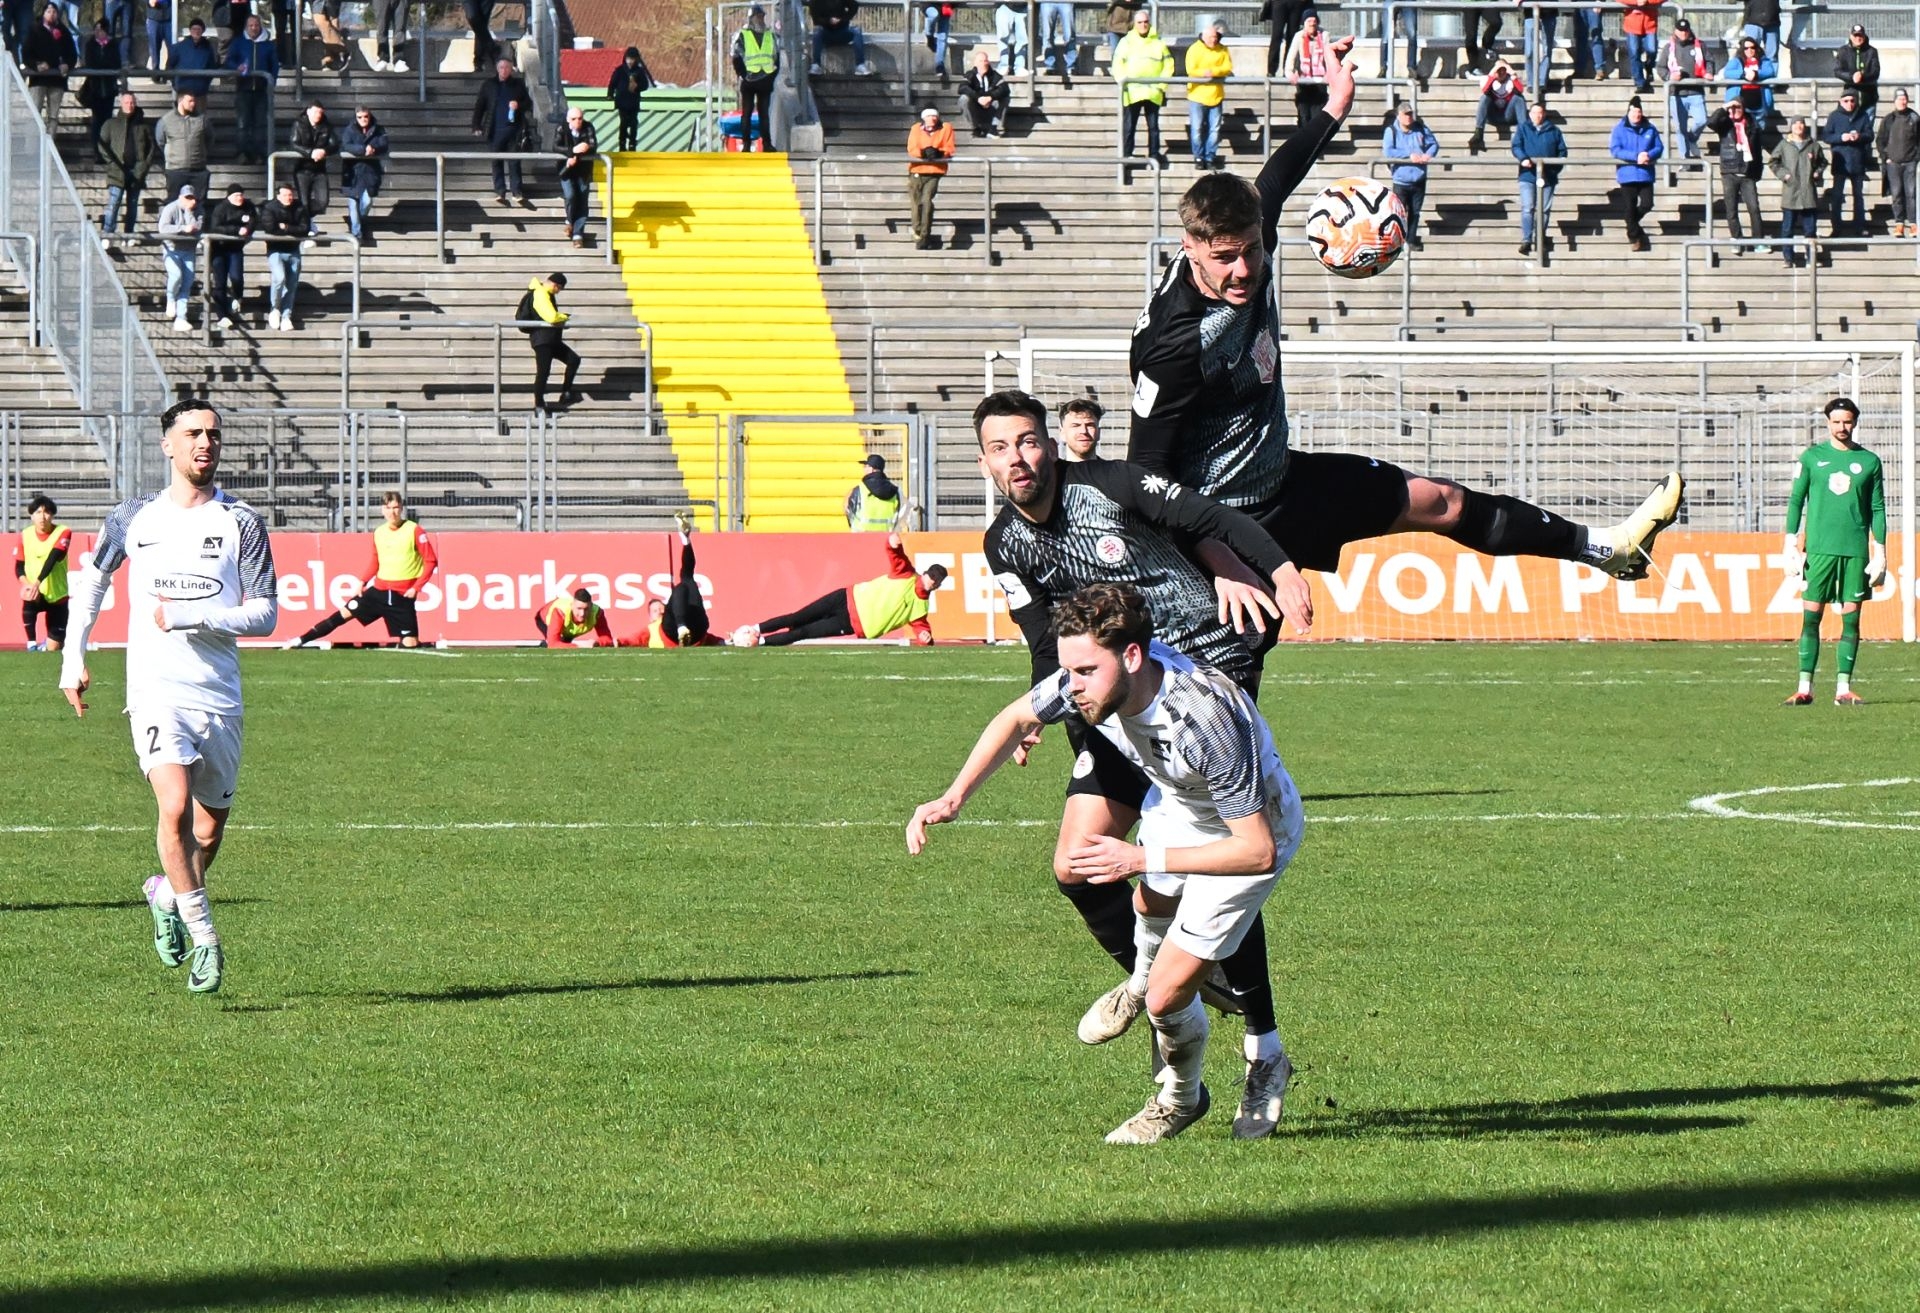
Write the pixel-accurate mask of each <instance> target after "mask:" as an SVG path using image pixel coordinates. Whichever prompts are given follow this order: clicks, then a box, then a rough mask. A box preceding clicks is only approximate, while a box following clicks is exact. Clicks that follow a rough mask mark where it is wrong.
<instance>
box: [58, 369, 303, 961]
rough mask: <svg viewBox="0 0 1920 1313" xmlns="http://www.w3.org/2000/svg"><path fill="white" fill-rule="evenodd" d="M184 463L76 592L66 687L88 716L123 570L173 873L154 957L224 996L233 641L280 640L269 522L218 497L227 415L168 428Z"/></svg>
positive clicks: (133, 696)
mask: <svg viewBox="0 0 1920 1313" xmlns="http://www.w3.org/2000/svg"><path fill="white" fill-rule="evenodd" d="M160 425H161V430H162V433H163V435H164V436H163V437H162V439H161V450H162V451H164V452H165V453H166V455H167V459H168V460H169V461H170V462H171V463H172V466H173V477H172V480H171V482H170V483H169V485H168V487H167V489H166V491H164V492H157V493H152V494H150V495H148V496H145V497H138V498H135V499H133V500H131V501H124V502H121V503H120V504H119V505H118V506H116V507H114V508H113V510H112V511H111V512H110V513H109V514H108V516H107V522H106V526H105V527H104V528H102V529H101V530H100V537H99V539H98V541H96V542H95V543H94V547H93V560H92V564H91V565H90V566H89V567H88V569H86V570H85V571H84V572H82V573H81V574H80V576H79V577H78V579H77V580H76V581H75V583H76V587H75V589H74V594H73V617H72V639H71V641H70V642H69V644H68V646H67V649H66V651H65V652H64V653H62V655H61V662H60V687H61V689H62V691H64V692H65V694H66V697H67V701H68V702H69V703H70V704H71V705H72V707H73V710H74V714H75V715H80V716H84V715H85V714H86V711H87V703H86V701H85V697H86V692H87V689H88V686H89V685H90V684H91V683H92V677H91V676H90V675H89V674H88V671H87V635H88V634H89V633H91V632H92V630H93V624H94V620H95V619H96V617H98V615H99V613H100V606H101V603H102V601H103V600H104V599H105V598H106V595H107V589H108V587H109V586H110V585H111V583H112V581H113V575H114V572H115V571H116V570H118V569H119V568H120V567H121V566H122V565H125V566H126V567H127V578H126V588H125V589H124V590H123V591H122V593H121V595H120V597H121V601H122V602H123V603H124V604H125V606H126V611H127V719H128V721H129V722H130V723H131V725H132V727H133V750H134V755H135V756H136V757H137V758H138V760H139V763H140V771H141V773H142V774H143V775H145V776H146V777H147V783H148V784H150V785H151V786H152V787H153V796H154V800H155V802H156V803H157V804H158V806H159V812H160V827H159V849H160V866H161V870H162V872H163V874H162V875H159V876H155V877H154V878H152V879H151V880H149V881H147V900H148V906H149V907H150V908H151V910H152V913H153V946H154V949H155V951H156V952H158V953H159V954H160V960H161V961H162V962H163V963H165V964H166V965H167V966H170V967H177V966H179V965H180V964H181V962H183V961H189V952H188V948H187V941H188V939H189V937H191V939H192V942H193V947H192V951H191V955H190V965H189V967H188V970H187V988H188V989H189V990H191V991H192V992H194V993H196V994H211V993H213V992H214V991H215V990H217V989H219V988H220V979H221V974H222V972H223V970H224V968H225V963H226V959H225V955H224V953H223V951H222V949H221V947H220V936H219V934H218V932H216V931H215V930H214V928H213V912H212V909H211V908H210V907H209V906H208V904H207V870H208V868H209V867H211V866H212V865H213V859H214V857H215V855H216V854H218V853H219V851H220V839H221V836H222V835H223V834H224V833H225V831H226V827H227V816H228V815H229V814H230V813H231V811H232V808H233V792H234V789H235V787H236V786H237V785H238V782H239V777H240V737H241V735H240V729H241V705H240V656H239V651H238V647H237V645H236V644H235V642H234V640H235V639H236V638H260V637H264V636H265V635H267V634H271V633H272V632H273V626H274V621H275V620H276V619H277V618H278V614H279V603H278V598H277V591H276V584H275V580H274V573H273V551H272V548H271V546H270V545H269V543H268V541H267V525H266V521H265V520H263V519H262V518H261V517H260V513H259V512H258V511H256V510H254V509H253V508H252V507H251V506H248V505H247V504H246V503H244V502H242V501H239V500H238V499H236V498H235V497H233V496H232V495H231V494H229V493H226V492H222V491H221V490H220V489H218V488H216V487H214V485H213V479H214V474H215V473H216V472H217V471H218V470H219V468H220V416H219V415H218V414H217V413H216V412H215V411H214V409H213V407H212V406H211V405H209V404H208V403H207V402H205V401H202V400H190V401H181V402H177V403H175V404H174V405H173V406H170V407H169V408H168V409H167V412H166V413H165V414H164V415H162V416H161V417H160Z"/></svg>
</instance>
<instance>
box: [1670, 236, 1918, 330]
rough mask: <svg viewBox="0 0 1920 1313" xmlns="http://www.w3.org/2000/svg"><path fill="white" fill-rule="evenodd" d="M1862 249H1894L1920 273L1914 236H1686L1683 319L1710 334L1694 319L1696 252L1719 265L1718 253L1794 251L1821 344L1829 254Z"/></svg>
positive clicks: (1682, 274)
mask: <svg viewBox="0 0 1920 1313" xmlns="http://www.w3.org/2000/svg"><path fill="white" fill-rule="evenodd" d="M1860 247H1892V248H1894V250H1895V251H1896V252H1899V253H1902V254H1909V255H1911V256H1912V258H1913V260H1914V264H1915V268H1916V269H1917V270H1920V240H1916V239H1914V238H1912V237H1818V236H1815V237H1806V236H1793V237H1761V236H1758V235H1755V236H1751V237H1686V238H1682V239H1681V242H1680V318H1681V319H1682V320H1683V321H1685V322H1686V323H1687V324H1689V325H1691V326H1692V327H1694V328H1696V329H1698V330H1699V331H1700V332H1702V333H1705V332H1706V331H1707V328H1706V325H1704V324H1702V323H1701V322H1700V321H1699V320H1697V319H1695V318H1694V314H1693V253H1694V252H1696V251H1706V252H1707V253H1708V255H1709V256H1710V257H1711V260H1712V263H1714V264H1718V263H1719V256H1718V255H1717V254H1716V252H1719V251H1727V250H1730V251H1733V252H1735V253H1736V254H1738V253H1741V252H1745V251H1772V252H1777V253H1779V254H1781V255H1786V254H1787V253H1788V252H1792V253H1794V254H1795V255H1799V256H1803V257H1805V263H1804V264H1800V265H1798V266H1797V267H1796V272H1798V271H1800V270H1804V271H1805V272H1806V274H1807V306H1808V312H1809V315H1810V317H1811V322H1810V326H1811V328H1812V330H1813V337H1814V340H1815V341H1816V342H1817V341H1820V340H1822V338H1823V337H1824V334H1822V332H1821V331H1820V268H1821V265H1822V264H1823V263H1825V262H1826V258H1827V257H1826V253H1827V252H1828V251H1831V250H1835V249H1845V250H1851V249H1855V248H1860Z"/></svg>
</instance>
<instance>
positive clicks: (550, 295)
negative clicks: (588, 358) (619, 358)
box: [513, 274, 583, 411]
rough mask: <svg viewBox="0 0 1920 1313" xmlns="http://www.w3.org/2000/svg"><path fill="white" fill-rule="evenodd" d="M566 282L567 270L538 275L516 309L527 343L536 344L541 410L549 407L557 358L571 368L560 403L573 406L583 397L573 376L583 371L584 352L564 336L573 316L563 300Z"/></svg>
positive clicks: (536, 391)
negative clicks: (549, 388) (550, 379)
mask: <svg viewBox="0 0 1920 1313" xmlns="http://www.w3.org/2000/svg"><path fill="white" fill-rule="evenodd" d="M566 286H567V276H566V275H565V274H548V275H547V276H546V277H545V278H535V279H534V280H533V281H531V282H529V283H528V284H527V291H526V294H525V295H524V296H522V297H521V298H520V304H519V306H518V307H517V308H516V309H515V310H514V312H513V317H514V318H515V319H516V320H518V321H519V328H520V331H521V332H523V333H525V334H526V335H527V344H528V345H529V346H531V347H532V348H533V408H534V409H535V410H537V411H544V410H546V408H547V376H548V375H549V374H551V373H552V372H553V362H554V361H556V360H558V361H559V362H560V363H561V364H562V365H565V366H566V368H567V374H566V377H565V378H564V379H562V380H561V382H560V404H561V405H562V406H571V405H573V404H574V403H575V402H576V401H580V400H583V398H582V397H581V395H580V394H579V392H577V391H575V390H574V386H573V376H574V375H575V374H578V373H579V372H580V353H579V352H578V351H575V350H574V349H573V348H572V347H570V346H568V345H567V344H566V343H565V342H564V341H562V340H561V335H562V334H564V333H565V332H566V331H567V320H568V319H570V318H572V316H571V315H569V314H568V313H567V312H566V311H564V310H562V309H561V308H560V303H559V296H560V293H561V292H563V291H565V290H566Z"/></svg>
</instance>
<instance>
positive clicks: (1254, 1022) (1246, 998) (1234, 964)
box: [1220, 913, 1279, 1035]
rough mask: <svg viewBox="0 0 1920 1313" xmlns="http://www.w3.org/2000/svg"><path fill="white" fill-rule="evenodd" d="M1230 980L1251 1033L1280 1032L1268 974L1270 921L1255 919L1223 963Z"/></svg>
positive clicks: (1261, 918)
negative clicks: (1268, 928)
mask: <svg viewBox="0 0 1920 1313" xmlns="http://www.w3.org/2000/svg"><path fill="white" fill-rule="evenodd" d="M1220 971H1221V974H1223V975H1225V976H1226V978H1227V989H1228V991H1229V992H1230V993H1232V995H1233V996H1234V998H1235V999H1237V1000H1238V1001H1239V1003H1240V1010H1241V1011H1242V1012H1244V1013H1245V1014H1246V1019H1247V1034H1249V1035H1264V1034H1266V1033H1267V1032H1268V1031H1270V1030H1277V1029H1279V1023H1278V1022H1276V1021H1275V1020H1274V1019H1273V982H1272V981H1271V980H1270V979H1269V978H1268V973H1267V918H1266V914H1265V913H1262V914H1261V915H1259V916H1256V917H1254V918H1253V926H1252V927H1251V928H1250V929H1249V930H1248V931H1247V934H1246V937H1245V938H1244V939H1242V940H1241V941H1240V947H1238V948H1236V949H1234V950H1233V954H1232V956H1230V957H1228V958H1226V959H1225V960H1223V961H1222V962H1221V963H1220Z"/></svg>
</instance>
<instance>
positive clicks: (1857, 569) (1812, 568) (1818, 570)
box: [1800, 553, 1873, 602]
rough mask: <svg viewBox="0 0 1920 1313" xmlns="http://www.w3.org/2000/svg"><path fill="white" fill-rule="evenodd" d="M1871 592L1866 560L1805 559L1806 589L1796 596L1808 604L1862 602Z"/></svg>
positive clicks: (1854, 558) (1830, 557)
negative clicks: (1868, 585) (1868, 583)
mask: <svg viewBox="0 0 1920 1313" xmlns="http://www.w3.org/2000/svg"><path fill="white" fill-rule="evenodd" d="M1872 593H1873V590H1872V589H1871V588H1868V587H1867V558H1866V557H1864V556H1817V555H1814V554H1812V553H1809V554H1808V556H1807V587H1806V591H1804V592H1802V593H1801V594H1800V597H1801V599H1802V600H1803V601H1808V602H1864V601H1866V600H1867V598H1868V597H1869V596H1871V595H1872Z"/></svg>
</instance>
